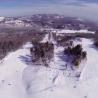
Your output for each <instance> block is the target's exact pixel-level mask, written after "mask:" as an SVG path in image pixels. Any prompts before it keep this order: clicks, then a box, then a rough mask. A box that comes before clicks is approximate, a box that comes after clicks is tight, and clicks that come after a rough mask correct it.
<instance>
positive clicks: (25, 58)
mask: <svg viewBox="0 0 98 98" xmlns="http://www.w3.org/2000/svg"><path fill="white" fill-rule="evenodd" d="M19 59H20V60H21V61H22V62H24V63H25V64H27V65H32V59H31V56H30V55H26V56H20V57H19Z"/></svg>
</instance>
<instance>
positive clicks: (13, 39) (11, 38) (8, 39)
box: [0, 31, 44, 59]
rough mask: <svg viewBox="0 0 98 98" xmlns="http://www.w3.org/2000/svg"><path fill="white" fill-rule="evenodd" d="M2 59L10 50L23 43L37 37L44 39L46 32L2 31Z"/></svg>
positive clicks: (17, 47)
mask: <svg viewBox="0 0 98 98" xmlns="http://www.w3.org/2000/svg"><path fill="white" fill-rule="evenodd" d="M0 35H1V36H0V59H2V58H4V57H5V56H6V55H7V53H8V52H11V51H15V50H17V49H19V48H20V47H21V46H22V45H23V44H25V43H26V42H28V41H31V40H32V38H35V37H37V38H38V39H39V40H41V39H42V37H43V36H44V34H42V33H41V32H36V31H32V32H26V33H24V32H23V33H19V32H18V33H2V34H0Z"/></svg>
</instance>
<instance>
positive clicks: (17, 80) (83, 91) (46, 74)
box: [0, 35, 98, 98]
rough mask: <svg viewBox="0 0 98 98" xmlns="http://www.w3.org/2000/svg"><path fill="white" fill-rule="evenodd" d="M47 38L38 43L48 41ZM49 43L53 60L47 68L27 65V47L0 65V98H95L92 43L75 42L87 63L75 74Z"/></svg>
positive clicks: (95, 57) (96, 56)
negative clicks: (52, 49)
mask: <svg viewBox="0 0 98 98" xmlns="http://www.w3.org/2000/svg"><path fill="white" fill-rule="evenodd" d="M47 36H48V35H46V37H45V38H44V39H43V41H42V42H45V41H47V40H48V39H47V38H48V37H47ZM51 41H53V40H52V39H51ZM53 43H54V44H55V49H54V59H53V60H52V62H51V63H50V65H49V67H44V66H40V65H33V64H32V63H31V58H30V51H29V49H30V47H32V45H31V44H30V43H26V45H24V46H23V47H22V48H21V49H19V50H17V51H15V52H12V53H10V54H8V55H7V56H6V57H5V58H4V59H3V60H2V61H1V62H0V98H98V94H97V91H98V88H97V87H98V79H97V76H98V65H97V60H98V50H96V49H94V47H93V46H92V44H93V42H92V40H90V39H84V38H83V39H81V41H77V42H76V44H77V43H81V44H82V45H83V49H84V50H86V51H87V61H86V62H85V61H84V62H82V63H81V65H80V67H81V68H78V69H77V70H72V69H71V67H70V65H69V66H67V65H66V62H67V61H66V56H64V55H63V49H64V48H63V47H58V46H57V45H56V43H55V42H53ZM67 67H68V68H67ZM80 73H81V75H80ZM78 75H80V77H78Z"/></svg>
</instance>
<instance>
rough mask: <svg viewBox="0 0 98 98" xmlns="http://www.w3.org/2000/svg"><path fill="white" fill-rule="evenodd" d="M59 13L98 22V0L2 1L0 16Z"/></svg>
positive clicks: (0, 1) (0, 2)
mask: <svg viewBox="0 0 98 98" xmlns="http://www.w3.org/2000/svg"><path fill="white" fill-rule="evenodd" d="M38 13H58V14H64V15H67V16H78V17H83V18H87V19H91V20H94V21H98V0H0V16H20V15H32V14H38Z"/></svg>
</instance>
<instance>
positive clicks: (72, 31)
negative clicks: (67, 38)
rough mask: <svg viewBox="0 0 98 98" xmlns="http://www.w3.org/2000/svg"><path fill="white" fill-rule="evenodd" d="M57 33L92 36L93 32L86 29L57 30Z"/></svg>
mask: <svg viewBox="0 0 98 98" xmlns="http://www.w3.org/2000/svg"><path fill="white" fill-rule="evenodd" d="M57 33H91V34H94V33H95V32H93V31H88V30H86V29H83V30H66V29H65V30H58V31H57Z"/></svg>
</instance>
